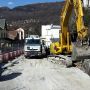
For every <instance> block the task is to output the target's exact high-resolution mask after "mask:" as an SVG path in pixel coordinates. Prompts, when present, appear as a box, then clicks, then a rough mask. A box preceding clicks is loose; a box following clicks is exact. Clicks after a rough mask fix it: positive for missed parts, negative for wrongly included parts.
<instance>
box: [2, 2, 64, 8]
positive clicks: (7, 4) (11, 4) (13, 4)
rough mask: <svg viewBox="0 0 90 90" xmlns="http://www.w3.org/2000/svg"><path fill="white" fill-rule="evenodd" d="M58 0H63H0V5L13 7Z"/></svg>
mask: <svg viewBox="0 0 90 90" xmlns="http://www.w3.org/2000/svg"><path fill="white" fill-rule="evenodd" d="M56 1H57V2H59V1H63V0H0V7H3V6H8V7H10V8H13V7H15V6H21V5H25V4H32V3H42V2H56Z"/></svg>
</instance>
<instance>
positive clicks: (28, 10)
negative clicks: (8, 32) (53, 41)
mask: <svg viewBox="0 0 90 90" xmlns="http://www.w3.org/2000/svg"><path fill="white" fill-rule="evenodd" d="M63 5H64V1H63V2H51V3H37V4H29V5H24V6H18V7H15V8H13V9H10V8H8V7H1V8H0V18H5V19H6V20H7V23H8V29H10V27H11V26H12V27H13V28H16V27H17V28H18V27H22V28H24V29H25V32H26V33H30V34H39V35H40V32H41V31H40V30H41V25H42V24H58V25H59V24H60V13H61V10H62V7H63Z"/></svg>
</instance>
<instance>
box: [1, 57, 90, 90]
mask: <svg viewBox="0 0 90 90" xmlns="http://www.w3.org/2000/svg"><path fill="white" fill-rule="evenodd" d="M17 60H18V62H17V63H15V64H14V65H12V66H10V67H8V68H7V69H6V70H5V71H4V72H3V73H2V76H0V90H90V77H89V76H88V75H87V74H85V73H84V72H83V71H81V70H80V69H78V68H76V67H71V68H66V67H65V66H64V65H60V64H55V63H52V62H50V60H47V58H44V59H25V58H24V57H23V56H22V57H19V58H17Z"/></svg>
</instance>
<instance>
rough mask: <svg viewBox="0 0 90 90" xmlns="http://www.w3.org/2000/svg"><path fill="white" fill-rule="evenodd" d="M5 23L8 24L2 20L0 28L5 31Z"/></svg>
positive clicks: (0, 20)
mask: <svg viewBox="0 0 90 90" xmlns="http://www.w3.org/2000/svg"><path fill="white" fill-rule="evenodd" d="M5 23H6V20H5V19H0V28H2V29H4V28H5Z"/></svg>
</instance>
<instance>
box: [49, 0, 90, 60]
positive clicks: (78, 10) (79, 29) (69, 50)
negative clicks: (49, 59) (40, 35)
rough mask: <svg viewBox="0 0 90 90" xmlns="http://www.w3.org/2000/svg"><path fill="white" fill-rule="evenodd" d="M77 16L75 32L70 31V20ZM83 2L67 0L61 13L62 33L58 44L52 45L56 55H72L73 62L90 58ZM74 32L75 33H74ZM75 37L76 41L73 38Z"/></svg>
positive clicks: (51, 50)
mask: <svg viewBox="0 0 90 90" xmlns="http://www.w3.org/2000/svg"><path fill="white" fill-rule="evenodd" d="M73 12H74V15H75V30H74V31H73V30H70V27H69V24H70V18H71V17H72V13H73ZM83 12H84V8H83V0H66V1H65V5H64V7H63V9H62V13H61V21H60V22H61V32H60V37H59V41H58V42H53V43H52V44H51V45H50V53H51V54H54V55H61V54H63V55H71V57H72V61H77V60H84V59H89V58H90V46H89V45H90V40H89V35H88V28H87V27H86V26H85V25H84V20H83V17H84V13H83ZM72 32H73V33H72ZM73 37H74V41H73V39H72V38H73Z"/></svg>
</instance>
